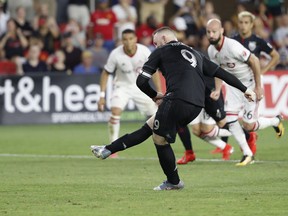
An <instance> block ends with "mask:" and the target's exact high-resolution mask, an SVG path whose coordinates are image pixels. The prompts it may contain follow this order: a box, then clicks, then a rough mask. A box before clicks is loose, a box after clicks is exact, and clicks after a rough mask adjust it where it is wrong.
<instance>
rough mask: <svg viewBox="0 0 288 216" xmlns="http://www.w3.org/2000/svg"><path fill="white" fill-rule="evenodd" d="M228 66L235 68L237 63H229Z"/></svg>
mask: <svg viewBox="0 0 288 216" xmlns="http://www.w3.org/2000/svg"><path fill="white" fill-rule="evenodd" d="M227 67H228V68H234V67H235V63H229V62H228V63H227Z"/></svg>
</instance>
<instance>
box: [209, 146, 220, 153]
mask: <svg viewBox="0 0 288 216" xmlns="http://www.w3.org/2000/svg"><path fill="white" fill-rule="evenodd" d="M221 153H222V149H221V148H218V147H217V148H216V149H214V150H212V151H211V152H210V154H221Z"/></svg>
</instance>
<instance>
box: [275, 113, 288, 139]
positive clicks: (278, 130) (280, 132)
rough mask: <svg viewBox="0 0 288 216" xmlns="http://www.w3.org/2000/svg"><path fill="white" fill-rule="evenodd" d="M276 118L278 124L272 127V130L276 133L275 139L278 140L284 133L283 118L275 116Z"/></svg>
mask: <svg viewBox="0 0 288 216" xmlns="http://www.w3.org/2000/svg"><path fill="white" fill-rule="evenodd" d="M276 117H277V118H278V119H279V124H278V125H277V126H273V128H274V130H275V132H276V136H277V138H280V137H282V136H283V135H284V131H285V128H284V125H283V123H282V120H283V117H282V116H281V115H277V116H276Z"/></svg>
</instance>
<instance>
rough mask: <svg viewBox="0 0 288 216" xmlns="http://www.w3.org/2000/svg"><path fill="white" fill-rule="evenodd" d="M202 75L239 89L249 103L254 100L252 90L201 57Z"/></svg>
mask: <svg viewBox="0 0 288 216" xmlns="http://www.w3.org/2000/svg"><path fill="white" fill-rule="evenodd" d="M203 73H204V75H206V76H210V77H217V78H219V79H222V80H224V81H225V82H226V83H227V84H228V85H231V86H233V87H235V88H237V89H239V90H240V91H241V92H243V93H244V94H245V97H246V98H247V99H248V100H249V101H254V100H255V93H254V92H253V91H252V90H250V89H248V88H247V87H246V86H244V85H243V83H242V82H241V81H240V80H239V79H238V78H236V77H235V76H234V75H232V74H230V73H229V72H227V71H226V70H224V69H223V68H221V67H220V66H218V65H216V64H215V63H214V62H212V61H210V60H209V59H207V58H206V57H203Z"/></svg>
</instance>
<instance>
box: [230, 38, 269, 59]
mask: <svg viewBox="0 0 288 216" xmlns="http://www.w3.org/2000/svg"><path fill="white" fill-rule="evenodd" d="M233 39H235V40H237V41H238V42H239V43H241V44H242V45H243V46H244V47H245V48H247V49H249V50H250V51H251V52H252V53H253V54H254V55H256V56H257V57H258V58H259V56H260V53H261V52H265V53H267V54H270V53H271V52H272V50H273V47H272V46H271V44H270V43H268V42H266V41H265V40H264V39H262V38H259V37H257V36H256V35H255V34H252V35H251V36H250V37H249V38H242V37H241V36H240V35H239V34H238V35H236V36H234V37H233Z"/></svg>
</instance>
